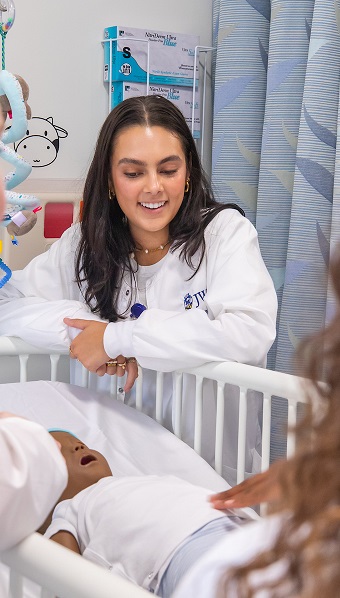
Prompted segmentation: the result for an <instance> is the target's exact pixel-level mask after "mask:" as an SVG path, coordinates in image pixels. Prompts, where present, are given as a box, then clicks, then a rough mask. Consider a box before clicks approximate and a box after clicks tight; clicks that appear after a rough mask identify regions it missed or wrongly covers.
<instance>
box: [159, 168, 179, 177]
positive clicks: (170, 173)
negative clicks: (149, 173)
mask: <svg viewBox="0 0 340 598" xmlns="http://www.w3.org/2000/svg"><path fill="white" fill-rule="evenodd" d="M176 172H177V170H176V169H175V170H162V173H161V174H165V175H166V176H172V175H174V174H176Z"/></svg>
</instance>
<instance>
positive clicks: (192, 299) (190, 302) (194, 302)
mask: <svg viewBox="0 0 340 598" xmlns="http://www.w3.org/2000/svg"><path fill="white" fill-rule="evenodd" d="M206 292H207V291H206V290H202V291H197V293H194V294H193V295H190V293H187V294H186V295H185V297H184V298H183V303H184V309H192V308H193V307H196V308H197V307H201V305H202V303H203V302H204V297H205V295H206Z"/></svg>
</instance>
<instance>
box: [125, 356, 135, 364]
mask: <svg viewBox="0 0 340 598" xmlns="http://www.w3.org/2000/svg"><path fill="white" fill-rule="evenodd" d="M126 363H137V359H136V358H135V357H129V358H128V359H127V360H126Z"/></svg>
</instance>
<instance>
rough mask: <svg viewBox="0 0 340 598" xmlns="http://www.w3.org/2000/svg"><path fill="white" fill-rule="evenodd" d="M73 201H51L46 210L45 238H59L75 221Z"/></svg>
mask: <svg viewBox="0 0 340 598" xmlns="http://www.w3.org/2000/svg"><path fill="white" fill-rule="evenodd" d="M73 207H74V206H73V203H71V202H53V201H51V202H49V203H47V204H46V205H45V212H44V237H45V239H59V237H61V235H62V234H63V232H64V231H65V230H66V229H67V228H69V227H70V226H71V224H72V223H73Z"/></svg>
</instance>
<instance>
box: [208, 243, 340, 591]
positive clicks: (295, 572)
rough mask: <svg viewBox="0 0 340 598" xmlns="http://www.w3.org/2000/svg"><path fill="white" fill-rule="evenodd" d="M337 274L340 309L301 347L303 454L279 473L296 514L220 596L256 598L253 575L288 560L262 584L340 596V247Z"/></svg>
mask: <svg viewBox="0 0 340 598" xmlns="http://www.w3.org/2000/svg"><path fill="white" fill-rule="evenodd" d="M330 273H331V278H332V282H333V288H334V291H335V296H336V299H337V303H338V304H337V310H336V313H335V315H334V317H333V319H332V321H331V322H330V323H329V324H328V325H327V326H326V327H325V328H324V329H323V330H322V331H321V332H319V333H317V334H315V335H313V336H312V337H310V338H309V339H306V340H305V341H304V342H303V343H302V345H301V346H300V348H299V350H298V357H299V358H300V361H301V363H303V364H304V372H305V375H306V377H307V380H310V383H307V386H306V393H307V398H308V407H307V410H306V414H305V417H304V419H303V421H302V422H301V424H299V425H298V426H297V430H296V432H297V442H298V449H297V452H296V454H295V456H294V457H293V458H292V459H290V460H289V461H287V462H286V463H285V465H284V466H283V467H282V469H281V470H280V471H281V473H280V480H279V481H280V486H281V490H282V492H281V494H282V500H281V504H279V505H278V506H277V507H276V508H275V511H286V512H287V513H291V517H289V518H288V519H285V522H284V525H283V527H282V530H281V532H280V534H279V536H278V538H277V540H276V542H275V544H274V546H273V547H272V548H271V549H270V550H268V551H266V552H263V553H260V554H259V555H258V556H257V557H256V558H255V559H254V560H252V561H251V562H249V563H246V564H245V565H243V566H240V567H235V568H234V569H233V570H232V571H228V572H226V573H225V574H224V575H223V578H222V579H221V585H220V588H219V591H218V598H222V597H223V598H226V597H227V596H229V595H231V594H232V595H237V596H238V598H252V597H253V596H256V595H257V592H256V591H255V589H254V587H253V586H252V584H251V581H250V580H251V575H252V574H253V573H254V572H255V571H256V572H257V573H259V572H261V571H263V572H264V571H265V569H266V568H267V567H269V566H270V565H272V564H273V563H275V562H278V561H280V560H281V559H282V560H283V562H284V567H283V569H284V573H283V575H282V577H281V578H279V579H277V580H276V581H271V582H268V584H266V582H265V581H264V582H263V585H261V586H260V589H261V590H263V589H265V588H266V589H267V590H268V596H273V597H280V598H284V597H286V598H292V597H294V598H297V597H299V598H320V596H322V598H337V597H338V596H339V594H340V566H339V563H340V246H339V247H338V249H337V253H336V255H335V256H334V258H333V260H332V264H331V268H330ZM320 381H322V383H321V384H320ZM232 590H233V591H232ZM266 595H267V594H266Z"/></svg>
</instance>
